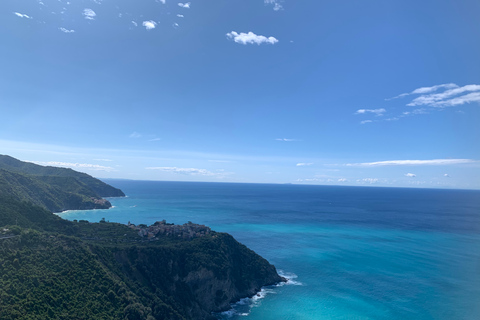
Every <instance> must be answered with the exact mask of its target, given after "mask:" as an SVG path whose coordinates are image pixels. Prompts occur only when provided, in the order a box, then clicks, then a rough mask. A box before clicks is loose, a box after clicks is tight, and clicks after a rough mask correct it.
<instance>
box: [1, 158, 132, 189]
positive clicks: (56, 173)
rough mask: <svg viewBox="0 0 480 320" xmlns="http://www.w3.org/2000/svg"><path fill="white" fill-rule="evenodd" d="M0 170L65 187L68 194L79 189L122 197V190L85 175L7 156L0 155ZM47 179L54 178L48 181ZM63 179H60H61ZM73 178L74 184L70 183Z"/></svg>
mask: <svg viewBox="0 0 480 320" xmlns="http://www.w3.org/2000/svg"><path fill="white" fill-rule="evenodd" d="M0 169H4V170H7V171H11V172H17V173H23V174H26V175H29V176H37V177H40V179H41V180H42V179H43V181H45V182H48V183H51V184H52V185H54V186H55V187H58V188H60V189H61V188H62V187H67V189H66V190H68V191H70V192H78V190H79V189H81V188H80V186H81V187H83V188H87V189H90V190H91V191H92V192H93V193H94V194H95V195H98V196H99V197H124V196H125V194H124V193H123V192H122V190H120V189H117V188H114V187H112V186H110V185H108V184H106V183H105V182H103V181H100V180H98V179H95V178H93V177H92V176H89V175H88V174H86V173H82V172H77V171H75V170H72V169H68V168H58V167H50V166H39V165H37V164H34V163H30V162H24V161H20V160H17V159H15V158H12V157H10V156H7V155H0ZM47 177H55V178H53V179H52V180H50V181H48V178H47ZM62 177H63V178H65V179H61V178H62ZM66 178H73V179H74V180H76V183H72V179H70V180H69V179H66ZM72 187H75V188H77V191H75V190H72Z"/></svg>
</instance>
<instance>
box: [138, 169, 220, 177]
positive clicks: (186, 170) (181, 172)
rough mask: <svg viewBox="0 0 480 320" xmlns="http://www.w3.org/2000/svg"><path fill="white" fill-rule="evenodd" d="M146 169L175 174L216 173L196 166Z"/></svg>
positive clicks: (199, 174)
mask: <svg viewBox="0 0 480 320" xmlns="http://www.w3.org/2000/svg"><path fill="white" fill-rule="evenodd" d="M145 169H147V170H160V171H165V172H170V173H176V174H185V175H192V176H215V175H218V174H217V173H214V172H211V171H208V170H206V169H197V168H178V167H147V168H145Z"/></svg>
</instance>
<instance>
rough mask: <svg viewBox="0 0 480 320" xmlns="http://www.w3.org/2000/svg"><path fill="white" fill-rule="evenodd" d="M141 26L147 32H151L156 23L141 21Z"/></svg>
mask: <svg viewBox="0 0 480 320" xmlns="http://www.w3.org/2000/svg"><path fill="white" fill-rule="evenodd" d="M142 25H143V26H144V27H145V29H147V30H152V29H155V27H156V26H157V23H156V22H155V21H153V20H148V21H143V23H142Z"/></svg>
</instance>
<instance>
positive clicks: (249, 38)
mask: <svg viewBox="0 0 480 320" xmlns="http://www.w3.org/2000/svg"><path fill="white" fill-rule="evenodd" d="M227 38H229V39H233V41H235V42H236V43H240V44H244V45H245V44H255V43H256V44H258V45H260V44H262V43H269V44H275V43H277V42H278V40H277V39H276V38H274V37H265V36H261V35H256V34H255V33H253V32H251V31H250V32H248V33H244V32H240V33H238V32H235V31H232V32H229V33H227Z"/></svg>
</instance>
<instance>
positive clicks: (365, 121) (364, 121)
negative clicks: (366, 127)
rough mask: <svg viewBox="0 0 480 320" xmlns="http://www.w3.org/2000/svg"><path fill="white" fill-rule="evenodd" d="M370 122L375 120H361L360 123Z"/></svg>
mask: <svg viewBox="0 0 480 320" xmlns="http://www.w3.org/2000/svg"><path fill="white" fill-rule="evenodd" d="M370 122H373V121H372V120H363V121H360V124H365V123H370Z"/></svg>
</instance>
